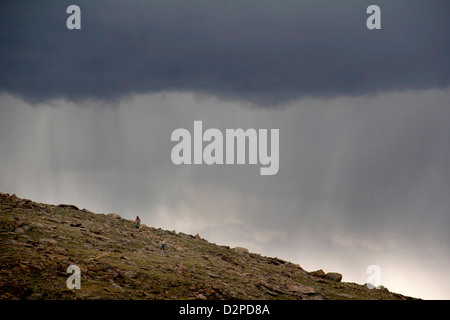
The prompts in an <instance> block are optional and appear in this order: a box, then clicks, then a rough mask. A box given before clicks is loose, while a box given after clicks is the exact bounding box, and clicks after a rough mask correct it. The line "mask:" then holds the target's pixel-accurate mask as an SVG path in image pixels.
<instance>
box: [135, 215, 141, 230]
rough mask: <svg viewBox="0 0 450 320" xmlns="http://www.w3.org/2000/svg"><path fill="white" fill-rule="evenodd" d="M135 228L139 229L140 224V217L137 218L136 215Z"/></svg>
mask: <svg viewBox="0 0 450 320" xmlns="http://www.w3.org/2000/svg"><path fill="white" fill-rule="evenodd" d="M135 222H136V229H139V227H140V226H141V219H139V216H137V217H136V220H135Z"/></svg>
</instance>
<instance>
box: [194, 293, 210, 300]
mask: <svg viewBox="0 0 450 320" xmlns="http://www.w3.org/2000/svg"><path fill="white" fill-rule="evenodd" d="M195 299H197V300H207V298H206V297H205V296H204V295H202V294H201V293H199V294H197V295H196V296H195Z"/></svg>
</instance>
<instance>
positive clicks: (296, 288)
mask: <svg viewBox="0 0 450 320" xmlns="http://www.w3.org/2000/svg"><path fill="white" fill-rule="evenodd" d="M288 290H289V291H291V292H296V293H303V294H312V293H316V290H314V288H312V287H308V286H305V285H302V284H295V285H290V286H288Z"/></svg>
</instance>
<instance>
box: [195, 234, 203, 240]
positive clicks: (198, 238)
mask: <svg viewBox="0 0 450 320" xmlns="http://www.w3.org/2000/svg"><path fill="white" fill-rule="evenodd" d="M194 239H195V240H202V238H200V235H199V234H198V233H197V234H196V235H195V237H194Z"/></svg>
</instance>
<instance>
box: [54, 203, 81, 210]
mask: <svg viewBox="0 0 450 320" xmlns="http://www.w3.org/2000/svg"><path fill="white" fill-rule="evenodd" d="M58 207H60V208H64V209H71V210H80V209H78V207H76V206H74V205H73V204H60V205H58Z"/></svg>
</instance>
